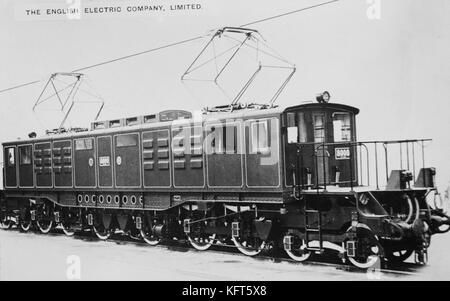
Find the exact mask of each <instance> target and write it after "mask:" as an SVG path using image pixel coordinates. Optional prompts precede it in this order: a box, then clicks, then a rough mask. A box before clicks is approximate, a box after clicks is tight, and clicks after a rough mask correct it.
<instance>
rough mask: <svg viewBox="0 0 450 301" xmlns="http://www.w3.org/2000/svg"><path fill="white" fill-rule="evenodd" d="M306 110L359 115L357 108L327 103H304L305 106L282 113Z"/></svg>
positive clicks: (290, 108)
mask: <svg viewBox="0 0 450 301" xmlns="http://www.w3.org/2000/svg"><path fill="white" fill-rule="evenodd" d="M308 109H311V110H324V109H336V110H340V111H347V112H350V113H353V114H355V115H357V114H358V113H359V109H358V108H355V107H352V106H348V105H344V104H340V103H329V102H328V103H318V102H311V103H305V104H300V105H297V106H292V107H287V108H286V109H285V110H284V111H285V112H290V111H298V110H308Z"/></svg>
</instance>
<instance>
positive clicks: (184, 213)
mask: <svg viewBox="0 0 450 301" xmlns="http://www.w3.org/2000/svg"><path fill="white" fill-rule="evenodd" d="M324 95H325V94H324ZM358 112H359V110H358V109H356V108H354V107H350V106H347V105H342V104H334V103H328V102H324V101H320V102H319V103H307V104H302V105H298V106H294V107H289V108H285V109H282V108H278V107H276V106H266V105H255V104H252V105H247V106H241V105H239V104H237V105H230V106H222V107H217V108H214V109H213V110H212V109H209V110H206V111H205V112H204V114H203V115H202V116H201V118H199V119H195V118H192V116H191V115H190V113H188V112H184V111H170V112H162V113H160V114H158V115H156V114H155V115H147V116H139V117H133V118H124V119H121V120H112V121H105V122H96V123H94V124H93V125H92V129H91V130H90V131H82V132H66V133H60V132H58V133H56V134H54V135H47V136H45V137H37V138H36V137H33V138H31V139H29V140H18V141H13V142H8V143H4V144H3V152H4V161H5V166H4V169H3V172H4V186H5V190H4V191H2V192H1V193H2V195H1V220H2V224H3V226H10V225H12V223H16V224H17V225H18V226H19V227H20V228H21V229H22V231H28V230H29V229H30V228H31V227H32V226H36V227H37V228H38V229H39V230H40V231H41V232H42V233H48V232H50V231H51V230H52V228H54V227H55V226H56V225H60V226H62V228H63V231H64V232H65V233H66V234H67V235H69V236H71V235H74V233H75V232H76V231H84V230H87V229H92V231H93V232H95V234H96V235H97V237H99V238H100V239H108V238H109V237H110V236H111V235H112V234H113V233H114V232H115V230H116V229H120V230H122V231H123V233H125V234H127V235H130V236H131V237H134V238H136V239H143V240H144V241H145V242H147V243H148V244H150V245H156V244H158V243H160V242H161V241H163V240H166V241H168V240H173V239H177V240H180V239H187V240H188V241H189V242H190V244H191V245H192V246H193V247H194V248H196V249H197V250H202V251H203V250H207V249H209V248H210V247H211V246H213V245H214V244H219V243H220V244H221V245H233V246H235V247H236V248H237V249H238V250H239V251H240V252H242V253H243V254H245V255H249V256H255V255H258V254H260V252H261V251H262V250H264V249H282V250H284V251H285V252H286V254H287V255H288V256H289V257H290V258H292V259H293V260H295V261H299V262H302V261H305V260H307V259H309V258H310V257H311V255H312V254H324V253H325V252H326V253H327V254H328V253H331V254H336V255H337V256H338V258H340V259H341V260H342V261H343V262H347V261H349V262H350V263H352V264H353V265H355V266H356V267H358V268H372V267H374V266H377V265H380V266H381V265H382V264H383V263H384V262H402V261H404V260H406V259H407V258H408V257H409V256H410V255H412V254H413V253H414V254H415V260H416V262H418V263H426V261H427V249H428V247H429V245H430V237H431V236H432V235H433V234H436V233H444V232H447V231H448V230H449V228H450V220H449V217H448V216H447V215H446V214H445V213H444V211H443V209H440V208H442V206H440V205H439V204H432V203H430V202H429V200H428V199H429V197H430V196H432V195H433V193H435V196H436V195H437V189H436V187H435V181H434V177H435V169H434V168H429V167H426V166H425V156H424V147H423V146H424V143H425V142H427V141H428V140H401V141H369V142H360V141H357V139H356V115H357V114H358ZM417 145H419V146H421V147H419V149H420V150H418V149H416V148H417ZM394 147H398V149H399V150H400V151H399V152H396V153H397V154H398V155H399V158H396V157H395V155H392V150H393V149H394ZM416 153H420V154H421V156H420V157H419V158H421V159H422V160H421V161H422V162H421V164H419V163H418V159H417V156H416ZM16 158H17V159H16ZM389 159H391V160H389ZM392 159H393V160H394V161H395V162H397V163H400V164H398V165H400V168H398V169H392V168H390V166H389V165H392V164H391V163H392V162H391V161H392ZM382 174H384V175H383V176H382ZM382 178H383V180H382ZM384 182H385V183H384Z"/></svg>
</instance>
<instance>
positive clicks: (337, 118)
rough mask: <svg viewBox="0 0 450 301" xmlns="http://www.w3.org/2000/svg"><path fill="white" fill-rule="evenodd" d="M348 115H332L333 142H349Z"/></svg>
mask: <svg viewBox="0 0 450 301" xmlns="http://www.w3.org/2000/svg"><path fill="white" fill-rule="evenodd" d="M350 120H351V119H350V114H348V113H334V114H333V133H334V142H343V141H351V139H352V134H351V122H350Z"/></svg>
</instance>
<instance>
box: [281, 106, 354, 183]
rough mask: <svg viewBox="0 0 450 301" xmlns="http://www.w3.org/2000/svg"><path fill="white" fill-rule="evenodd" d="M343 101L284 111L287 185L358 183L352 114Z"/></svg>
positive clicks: (296, 107) (351, 109) (352, 108)
mask: <svg viewBox="0 0 450 301" xmlns="http://www.w3.org/2000/svg"><path fill="white" fill-rule="evenodd" d="M358 113H359V110H358V109H357V108H354V107H350V106H347V105H342V104H335V103H333V104H330V103H308V104H304V105H299V106H295V107H290V108H288V109H286V110H285V113H284V121H285V123H284V124H285V127H284V142H285V150H286V151H285V158H286V160H285V163H286V164H285V167H286V186H288V187H289V186H293V185H298V184H300V186H301V187H302V189H311V188H314V187H319V186H320V187H323V186H340V187H348V186H353V185H356V184H357V183H358V178H357V177H358V173H357V172H356V170H357V168H356V163H357V152H356V149H355V147H354V146H352V145H350V144H349V143H350V142H354V141H356V123H355V116H356V115H357V114H358Z"/></svg>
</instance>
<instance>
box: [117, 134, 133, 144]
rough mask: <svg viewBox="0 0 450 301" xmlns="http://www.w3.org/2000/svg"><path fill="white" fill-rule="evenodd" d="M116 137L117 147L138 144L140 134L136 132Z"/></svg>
mask: <svg viewBox="0 0 450 301" xmlns="http://www.w3.org/2000/svg"><path fill="white" fill-rule="evenodd" d="M116 139H117V141H116V142H117V143H116V146H117V147H126V146H136V145H137V142H138V136H137V135H136V134H130V135H119V136H117V137H116Z"/></svg>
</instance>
